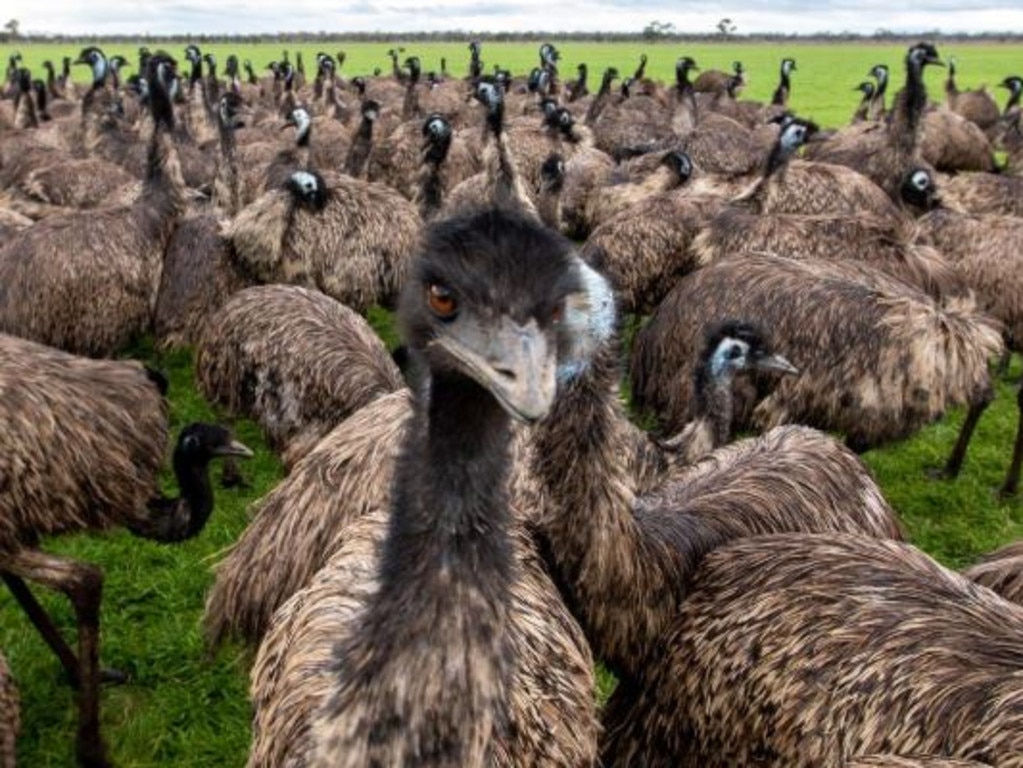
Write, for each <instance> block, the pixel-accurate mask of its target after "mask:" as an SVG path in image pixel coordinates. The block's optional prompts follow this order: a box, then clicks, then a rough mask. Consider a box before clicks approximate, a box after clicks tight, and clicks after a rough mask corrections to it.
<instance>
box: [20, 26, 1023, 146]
mask: <svg viewBox="0 0 1023 768" xmlns="http://www.w3.org/2000/svg"><path fill="white" fill-rule="evenodd" d="M553 42H554V43H555V45H557V46H558V48H559V50H560V51H561V54H562V60H561V63H560V72H561V75H562V77H564V78H570V77H574V76H575V74H576V68H577V66H578V65H579V64H580V63H583V62H585V63H586V64H587V66H588V67H589V70H590V86H591V88H595V87H596V86H597V85H598V84H599V81H600V73H601V72H602V71H603V70H604V68H605V67H608V66H614V67H617V68H618V70H619V72H621V73H622V75H623V76H626V75H628V74H632V72H634V71H635V68H636V66H637V65H638V63H639V57H640V54H641V53H646V54H647V56H648V58H649V61H648V63H647V75H648V76H649V77H653V78H655V79H659V80H663V81H670V80H672V79H673V78H674V67H675V60H676V59H677V58H678V57H679V56H683V55H688V56H692V57H693V58H694V59H695V60H696V62H697V63H698V64H699V65H700V66H701V67H703V68H714V69H725V70H729V71H730V70H731V66H732V62H733V61H736V60H738V61H742V62H743V64H744V65H745V66H746V70H747V77H748V79H749V85H748V87H747V89H746V90H745V91H744V93H743V94H742V97H741V98H744V99H756V100H761V101H762V100H768V99H770V97H771V94H772V92H773V91H774V88H775V86H776V85H777V82H778V67H779V63H780V61H781V59H782V58H783V57H786V56H787V57H791V58H793V59H795V60H796V66H797V71H796V72H795V74H794V75H793V77H792V97H791V105H792V107H793V109H794V110H795V111H796V112H798V113H799V114H801V115H803V116H806V117H810V118H812V119H814V120H816V121H817V122H818V123H820V124H821V125H822V126H826V127H834V126H838V125H841V124H843V123H845V122H847V121H848V120H849V118H850V117H851V115H852V113H853V110H854V109H855V106H856V103H857V98H858V96H859V93H854V92H853V88H855V86H856V85H857V84H858V83H859V82H861V81H862V80H865V79H867V77H866V75H867V71H868V70H869V69H870V68H871V67H872V66H873V65H874V64H881V63H883V64H888V66H889V67H890V68H891V70H892V78H893V81H894V85H893V89H894V88H897V87H898V86H899V84H900V83H901V78H902V71H903V70H902V58H903V55H904V54H905V50H906V47H907V46H905V45H903V44H881V43H872V42H859V43H833V44H823V43H797V42H786V43H784V44H765V43H743V42H727V43H706V42H705V43H674V42H660V43H648V42H642V41H636V42H629V43H585V42H573V41H569V42H558V41H557V40H554V41H553ZM101 47H103V49H104V51H105V52H106V53H107V55H114V54H117V53H119V54H121V55H122V56H124V57H125V58H127V59H128V60H129V61H130V62H132V63H135V64H137V62H138V55H137V46H132V45H124V44H121V45H115V44H110V45H105V46H101ZM151 47H153V48H155V47H156V46H151ZM164 47H165V48H166V49H167V50H168V51H169V52H170V53H171V54H172V55H175V56H178V57H180V56H181V55H182V54H183V52H184V47H185V44H184V43H174V44H168V45H166V46H164ZM392 47H398V44H397V43H396V44H394V45H389V44H387V43H365V42H359V43H352V42H344V41H341V42H323V43H306V44H301V45H299V44H291V43H282V44H270V43H260V44H244V45H235V44H209V45H205V44H204V45H201V48H202V50H203V52H204V53H205V52H210V53H213V54H215V55H216V56H217V58H218V62H219V65H220V67H221V68H222V67H223V62H224V60H225V58H226V57H227V56H228V55H229V54H231V53H233V54H235V55H236V56H238V58H239V59H240V60H242V61H244V60H245V59H248V60H250V61H251V62H252V65H253V68H254V69H255V70H256V72H257V74H263V73H264V72H265V67H266V65H267V64H268V63H269V62H271V61H273V60H279V59H280V58H281V56H282V55H283V52H284V51H285V50H287V51H288V53H289V56H290V58H291V60H292V61H294V58H295V54H296V53H297V52H299V51H301V53H302V57H303V59H304V61H305V64H306V66H307V67H308V69H307V73H309V74H310V75H311V73H312V71H313V66H314V62H315V57H316V53H317V52H319V51H325V52H327V53H330V54H334V55H336V54H337V52H338V51H344V52H345V54H346V59H345V63H344V66H343V68H342V75H343V76H347V77H354V76H355V75H368V74H372V73H373V72H374V71H375V70H376V69H377V68H380V69H381V70H382V71H383V72H384V73H387V72H390V68H391V59H390V57H389V56H388V55H387V51H388V49H390V48H392ZM402 47H404V48H405V50H404V52H403V53H402V54H401V55H402V60H403V59H404V57H405V56H412V55H415V56H419V58H420V60H421V61H422V63H423V70H424V72H425V71H429V70H436V71H440V68H441V59H442V58H445V59H446V60H447V67H448V72H449V73H450V74H451V75H452V76H458V77H461V76H464V75H465V74H466V73H467V71H468V62H469V51H468V48H467V43H462V42H459V43H409V44H403V46H402ZM537 48H538V45H534V44H528V43H492V42H485V43H484V44H483V52H482V56H481V58H482V59H483V62H484V66H485V68H486V70H487V71H491V70H492V68H493V66H494V65H499V66H501V67H502V68H505V69H509V70H511V71H512V72H514V73H516V74H521V73H527V72H529V70H530V69H531V68H532V67H534V66H536V64H537V62H538V55H537ZM11 50H14V48H13V47H12V46H8V47H7V48H2V49H0V53H2V54H4V56H5V57H6V55H8V54H9V53H10V51H11ZM17 50H19V51H20V52H21V53H22V55H23V56H24V57H25V58H24V62H23V63H24V65H25V66H28V67H30V68H31V69H32V70H33V72H39V73H43V69H42V62H43V61H46V60H47V59H49V60H50V61H53V62H54V64H56V65H57V66H58V67H59V65H60V61H61V59H62V57H63V56H71V57H72V58H75V57H77V55H78V52H79V50H81V46H76V45H60V46H58V45H49V44H24V45H21V46H19V47H18V48H17ZM938 50H939V52H940V53H941V55H942V56H944V57H948V56H955V57H956V59H957V62H958V72H957V84H958V85H959V88H960V89H966V88H978V87H980V86H983V85H987V86H989V87H991V88H992V89H993V90H995V91H997V92H998V93H997V94H996V98H997V99H998V100H999V102H1000V103H1001V102H1003V101H1004V100H1005V98H1006V97H1007V93H1006V92H1005V91H1002V90H1001V89H998V88H995V86H996V85H997V84H998V83H1000V82H1001V81H1002V80H1003V79H1004V78H1005V77H1006V76H1007V75H1010V74H1023V45H1021V44H1004V45H1002V44H993V43H985V44H980V43H960V44H952V43H949V44H948V46H945V45H942V44H939V47H938ZM74 71H75V77H76V79H78V80H82V81H87V80H88V77H89V74H88V69H87V68H86V67H81V66H80V67H75V68H74ZM128 71H129V72H131V71H134V70H128ZM40 76H41V75H40ZM944 78H945V72H944V70H942V69H938V68H929V69H928V72H927V84H928V87H929V88H930V89H931V96H932V98H939V97H941V96H942V94H943V90H942V88H943V85H944Z"/></svg>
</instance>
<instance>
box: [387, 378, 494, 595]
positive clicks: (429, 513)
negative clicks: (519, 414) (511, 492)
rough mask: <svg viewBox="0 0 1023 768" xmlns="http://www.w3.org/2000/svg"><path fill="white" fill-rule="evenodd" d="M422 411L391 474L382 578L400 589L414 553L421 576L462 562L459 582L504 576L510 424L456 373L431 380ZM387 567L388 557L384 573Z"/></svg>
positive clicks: (484, 393)
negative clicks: (392, 486) (390, 513)
mask: <svg viewBox="0 0 1023 768" xmlns="http://www.w3.org/2000/svg"><path fill="white" fill-rule="evenodd" d="M422 407H424V408H425V413H422V414H420V418H422V417H423V416H425V424H423V425H422V426H423V428H422V429H418V430H416V431H415V439H413V440H410V442H409V444H408V445H407V446H406V447H405V450H404V454H403V456H402V460H401V463H400V465H399V467H398V469H397V476H396V479H395V496H396V500H395V504H394V510H393V523H392V529H391V532H390V537H389V545H388V552H389V553H393V555H394V557H395V560H394V561H393V563H391V564H393V565H394V566H395V568H394V570H393V572H391V573H390V574H389V575H390V576H391V577H393V579H387V578H386V577H385V579H386V580H388V581H391V582H392V583H395V584H399V585H400V583H401V576H402V574H404V573H406V569H405V568H404V565H405V564H406V562H407V560H408V559H409V557H410V553H411V552H412V551H417V552H419V554H421V555H422V556H423V560H422V562H423V563H424V565H426V568H425V571H426V572H427V573H429V572H440V571H442V570H443V571H447V570H448V569H451V568H454V569H457V568H458V567H460V563H461V564H464V565H465V566H466V567H468V570H467V571H465V572H464V573H463V574H461V575H462V576H465V577H467V578H469V579H472V580H478V581H480V583H481V586H486V581H485V580H484V579H483V578H482V577H483V575H484V574H485V573H490V572H494V573H495V574H497V575H501V576H505V577H506V576H507V569H508V568H509V567H510V561H509V560H508V559H507V558H508V552H507V549H506V545H507V538H506V531H505V529H506V528H507V525H508V521H509V514H508V508H507V500H506V499H505V497H504V494H503V492H502V491H501V490H499V489H501V488H502V487H503V485H504V480H505V477H506V475H507V471H508V462H509V453H508V445H509V443H510V438H511V427H510V423H509V418H508V416H507V414H506V413H505V412H504V410H503V409H502V408H501V406H500V405H499V404H498V403H497V401H496V400H494V398H493V396H492V395H491V394H490V393H489V392H487V391H486V390H484V389H483V388H482V387H480V386H479V385H478V384H476V383H475V382H474V381H472V380H470V379H467V378H465V377H463V376H459V375H455V374H439V375H437V376H435V377H434V378H433V379H432V380H431V382H430V391H429V395H428V399H427V402H426V403H425V404H423V406H422ZM409 534H411V537H410V539H409V540H406V536H408V535H409ZM391 544H399V546H397V547H396V548H393V547H392V546H391ZM452 547H454V549H453V550H452V549H451V548H452ZM463 558H464V559H463ZM388 563H390V560H389V556H388V560H386V561H385V572H387V567H386V566H387V564H388ZM453 574H454V575H456V576H457V575H458V574H457V572H454V571H453ZM472 574H476V575H475V576H473V575H472ZM441 597H443V596H441Z"/></svg>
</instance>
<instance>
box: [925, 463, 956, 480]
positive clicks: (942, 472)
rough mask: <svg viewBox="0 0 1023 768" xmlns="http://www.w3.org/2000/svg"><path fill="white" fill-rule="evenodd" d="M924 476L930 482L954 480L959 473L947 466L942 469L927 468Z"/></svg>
mask: <svg viewBox="0 0 1023 768" xmlns="http://www.w3.org/2000/svg"><path fill="white" fill-rule="evenodd" d="M924 474H925V475H927V477H929V478H930V479H931V480H955V479H956V478H957V477H959V471H958V470H954V469H949V467H948V465H946V466H944V467H928V468H927V469H925V470H924Z"/></svg>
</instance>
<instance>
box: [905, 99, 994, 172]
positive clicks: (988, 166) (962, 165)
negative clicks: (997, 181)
mask: <svg viewBox="0 0 1023 768" xmlns="http://www.w3.org/2000/svg"><path fill="white" fill-rule="evenodd" d="M919 151H920V159H921V160H923V161H924V162H926V163H930V164H931V165H932V166H934V167H935V168H937V169H938V170H939V171H948V172H950V173H951V172H957V171H993V170H995V153H994V149H993V148H992V146H991V142H990V140H989V139H988V137H987V136H985V135H984V131H982V130H981V129H980V128H978V127H977V126H976V125H974V124H973V123H971V122H970V121H969V120H967V119H966V118H964V117H962V116H960V115H957V114H955V113H954V112H949V111H948V110H947V109H934V110H931V111H929V112H927V113H926V114H925V115H924V118H923V120H922V121H921V125H920V147H919Z"/></svg>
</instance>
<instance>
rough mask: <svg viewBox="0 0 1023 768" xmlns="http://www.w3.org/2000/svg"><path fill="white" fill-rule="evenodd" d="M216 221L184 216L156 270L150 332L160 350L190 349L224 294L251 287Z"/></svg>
mask: <svg viewBox="0 0 1023 768" xmlns="http://www.w3.org/2000/svg"><path fill="white" fill-rule="evenodd" d="M220 229H221V219H220V218H219V217H218V216H216V215H215V214H211V213H204V214H198V215H194V216H186V217H185V218H184V219H183V220H182V221H181V223H180V224H179V225H178V228H177V229H176V230H175V232H174V235H173V237H171V241H170V243H169V244H168V245H167V252H166V254H164V259H163V269H162V270H161V272H160V286H159V289H158V291H157V296H156V310H155V312H154V314H153V332H154V333H155V334H156V338H157V340H158V342H159V344H160V345H161V346H166V347H181V346H192V345H194V344H197V343H198V342H199V338H200V336H201V335H202V332H203V330H204V329H205V328H207V327H209V326H210V325H211V324H212V325H215V324H216V322H217V320H216V314H217V312H218V311H219V310H220V308H221V307H222V306H223V305H224V303H225V302H226V301H227V300H228V298H229V297H230V296H232V295H233V294H235V293H237V292H238V291H240V290H242V289H243V288H247V287H249V286H251V285H252V284H253V280H252V279H251V278H249V277H248V276H247V275H246V274H245V273H244V271H243V270H241V269H240V268H239V265H238V264H237V261H236V259H235V258H234V256H233V254H232V253H231V251H230V248H229V247H228V245H227V243H226V242H225V241H224V238H223V237H222V236H221V234H220Z"/></svg>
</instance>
